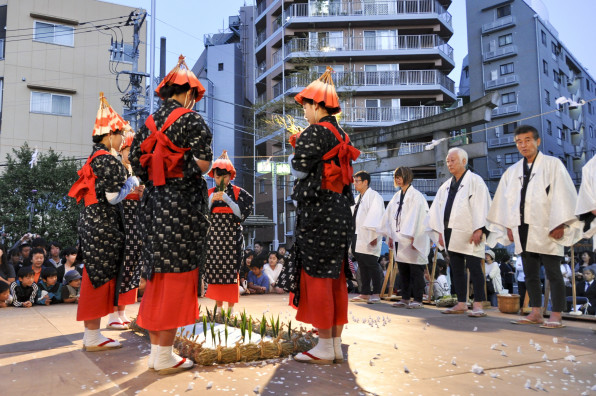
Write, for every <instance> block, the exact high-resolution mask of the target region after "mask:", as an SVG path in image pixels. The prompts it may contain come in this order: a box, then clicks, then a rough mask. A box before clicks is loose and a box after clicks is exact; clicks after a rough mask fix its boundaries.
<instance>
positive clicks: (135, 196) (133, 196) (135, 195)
mask: <svg viewBox="0 0 596 396" xmlns="http://www.w3.org/2000/svg"><path fill="white" fill-rule="evenodd" d="M124 199H128V200H129V201H140V200H141V196H140V195H139V193H130V194H128V195H127V196H126V197H124Z"/></svg>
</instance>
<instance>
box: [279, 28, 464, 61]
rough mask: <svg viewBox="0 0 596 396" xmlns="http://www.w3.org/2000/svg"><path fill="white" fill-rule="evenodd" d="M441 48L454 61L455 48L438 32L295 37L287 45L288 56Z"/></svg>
mask: <svg viewBox="0 0 596 396" xmlns="http://www.w3.org/2000/svg"><path fill="white" fill-rule="evenodd" d="M429 49H430V50H439V51H440V52H442V53H443V54H444V55H445V56H447V58H449V59H450V60H451V61H453V48H452V47H451V46H450V45H449V44H447V43H446V42H445V40H443V39H442V38H441V37H439V36H438V35H436V34H418V35H402V36H378V37H343V38H331V39H327V38H325V39H316V40H311V39H308V38H293V39H291V40H290V41H289V42H288V43H287V44H286V47H285V53H286V56H288V55H291V54H293V53H296V52H307V53H311V54H310V56H313V55H314V56H316V54H312V53H313V52H321V53H323V54H322V55H324V56H330V55H331V53H333V52H340V51H374V52H383V51H416V50H429Z"/></svg>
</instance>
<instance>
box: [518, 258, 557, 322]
mask: <svg viewBox="0 0 596 396" xmlns="http://www.w3.org/2000/svg"><path fill="white" fill-rule="evenodd" d="M521 256H522V263H523V266H524V275H525V276H526V289H527V290H528V295H529V296H530V307H532V308H540V307H542V286H541V283H540V265H541V264H542V265H544V271H545V273H546V279H548V280H549V282H550V293H551V296H552V311H553V312H563V310H564V309H565V281H564V279H563V274H562V273H561V260H562V259H563V257H559V256H552V255H550V254H538V253H530V252H523V253H522V254H521Z"/></svg>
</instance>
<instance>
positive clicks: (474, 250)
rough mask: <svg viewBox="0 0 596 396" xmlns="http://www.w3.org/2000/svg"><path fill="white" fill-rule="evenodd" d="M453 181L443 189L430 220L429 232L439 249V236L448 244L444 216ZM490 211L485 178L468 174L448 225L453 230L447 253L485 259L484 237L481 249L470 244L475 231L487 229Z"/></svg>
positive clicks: (439, 191)
mask: <svg viewBox="0 0 596 396" xmlns="http://www.w3.org/2000/svg"><path fill="white" fill-rule="evenodd" d="M451 180H452V178H449V179H448V180H447V181H446V182H445V183H443V184H442V185H441V187H439V190H438V191H437V195H436V196H435V200H434V201H433V203H432V205H431V207H430V212H429V214H428V217H427V228H426V230H427V232H428V233H429V235H430V239H432V240H433V242H435V243H436V244H437V246H438V245H439V235H441V236H442V237H443V241H445V229H444V228H445V227H444V223H443V216H444V214H445V205H446V203H447V197H448V196H449V188H450V186H451ZM489 207H490V195H489V193H488V187H486V184H485V183H484V180H483V179H482V177H480V176H478V175H477V174H475V173H472V172H471V171H469V170H468V171H467V172H466V173H465V175H464V176H463V177H462V180H461V183H460V185H459V190H458V192H457V194H456V195H455V199H454V200H453V206H452V208H451V215H450V216H449V224H448V227H449V228H451V238H450V240H449V246H447V247H446V248H447V251H449V252H455V253H461V254H467V255H470V256H475V257H480V258H484V245H485V238H484V236H483V237H482V241H481V242H480V243H479V244H478V245H475V244H474V243H473V242H470V238H471V237H472V234H473V233H474V231H476V230H478V229H480V228H483V227H484V226H485V225H486V214H487V213H488V208H489Z"/></svg>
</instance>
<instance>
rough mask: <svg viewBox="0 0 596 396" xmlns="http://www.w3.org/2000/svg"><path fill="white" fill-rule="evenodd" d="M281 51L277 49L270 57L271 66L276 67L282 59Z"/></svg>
mask: <svg viewBox="0 0 596 396" xmlns="http://www.w3.org/2000/svg"><path fill="white" fill-rule="evenodd" d="M282 55H283V50H282V49H278V50H277V51H275V52H274V53H273V54H272V55H271V65H272V66H273V65H277V64H278V63H279V62H281V60H282V59H283V56H282Z"/></svg>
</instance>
